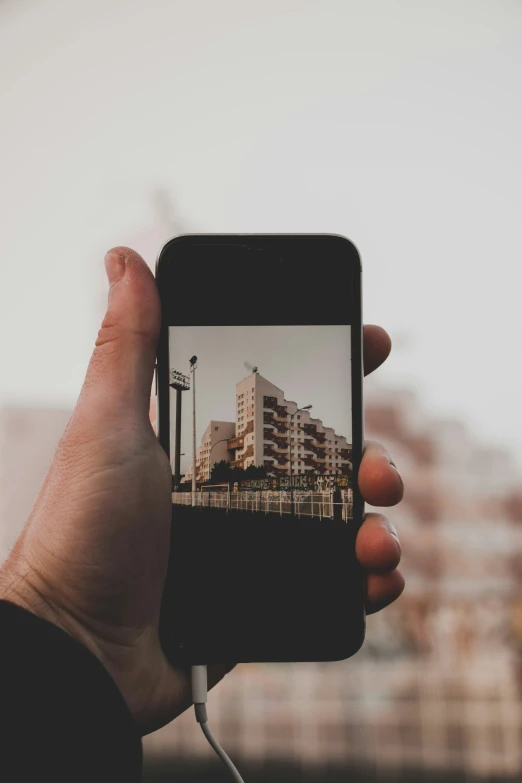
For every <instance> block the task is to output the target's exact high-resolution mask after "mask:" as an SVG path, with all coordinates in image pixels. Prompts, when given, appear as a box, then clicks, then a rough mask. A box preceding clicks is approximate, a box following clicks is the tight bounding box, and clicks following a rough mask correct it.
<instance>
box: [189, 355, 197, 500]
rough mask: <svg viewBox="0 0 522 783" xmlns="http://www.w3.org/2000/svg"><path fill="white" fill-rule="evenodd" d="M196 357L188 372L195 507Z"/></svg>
mask: <svg viewBox="0 0 522 783" xmlns="http://www.w3.org/2000/svg"><path fill="white" fill-rule="evenodd" d="M197 366H198V357H197V356H193V357H192V358H191V359H190V372H191V373H192V505H193V506H195V505H196V367H197Z"/></svg>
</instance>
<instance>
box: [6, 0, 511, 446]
mask: <svg viewBox="0 0 522 783" xmlns="http://www.w3.org/2000/svg"><path fill="white" fill-rule="evenodd" d="M521 84H522V3H520V2H519V1H517V0H496V1H495V2H491V0H440V2H433V0H418V1H417V2H415V3H413V2H411V0H396V2H393V3H391V2H389V0H322V2H317V1H316V0H264V2H251V3H248V2H247V3H245V2H243V0H221V1H220V2H214V1H213V0H183V1H179V0H178V2H176V0H171V2H164V0H149V2H147V3H144V2H142V0H139V1H138V0H89V2H87V0H75V2H73V3H67V2H65V1H64V0H25V2H24V0H17V1H16V2H13V0H11V2H9V0H4V2H3V3H1V4H0V99H1V104H0V105H1V108H2V123H1V125H0V171H1V177H0V214H1V216H2V223H1V230H0V258H1V259H2V261H1V263H2V285H1V286H0V291H1V293H0V313H1V318H2V322H1V324H0V334H1V335H2V337H1V338H0V339H1V341H2V342H1V355H2V385H1V392H2V396H3V399H5V400H10V401H13V400H15V401H18V402H23V401H25V402H32V403H36V404H72V403H73V401H74V400H75V398H76V396H77V393H78V391H79V388H80V385H81V382H82V379H83V375H84V371H85V367H86V365H87V362H88V359H89V356H90V352H91V349H92V346H93V343H94V340H95V337H96V331H97V329H98V325H99V321H100V319H101V316H102V307H103V302H104V299H105V290H106V283H105V280H104V271H103V254H104V251H105V250H106V249H107V248H108V247H110V246H111V245H114V244H135V245H136V246H137V248H138V249H139V250H143V252H146V253H147V260H148V261H149V262H150V263H151V264H153V263H154V260H155V255H156V253H157V251H158V250H159V247H157V245H159V244H160V242H161V241H162V240H163V239H167V237H168V236H169V234H171V233H172V234H173V233H174V230H173V227H172V226H173V224H169V225H167V223H166V222H163V223H161V225H160V224H158V225H157V233H156V234H153V235H149V238H148V240H147V241H146V240H145V238H144V236H145V233H146V232H147V231H149V230H151V229H153V228H154V225H155V219H156V218H155V215H154V212H153V208H152V205H151V201H150V193H151V191H152V190H153V189H154V188H155V187H158V186H159V187H164V188H166V189H167V191H168V192H169V193H170V194H171V196H172V198H173V200H174V203H175V205H176V210H177V213H178V216H179V218H180V220H179V221H178V222H177V223H176V226H178V225H179V226H183V227H185V228H187V229H188V230H196V231H198V230H201V231H219V232H226V231H254V232H256V231H259V232H263V231H265V232H270V231H283V232H284V231H291V232H299V231H321V232H324V231H331V232H335V233H340V234H345V235H347V236H348V237H350V238H351V239H352V240H353V242H354V243H355V244H356V245H357V247H358V248H359V251H360V253H361V257H362V261H363V270H364V277H363V282H364V317H365V320H366V321H367V322H376V323H381V324H382V325H384V326H386V327H387V328H388V329H389V331H390V333H391V335H392V338H396V342H397V350H396V352H395V354H394V356H393V357H392V359H391V360H390V362H389V363H388V364H387V366H386V367H385V368H383V370H382V371H381V378H382V380H383V381H384V382H386V383H389V384H391V385H403V384H407V385H411V386H412V387H414V388H416V389H418V390H419V393H420V394H421V396H422V398H423V400H424V403H425V405H426V407H427V408H428V410H429V411H430V412H433V413H435V414H439V413H440V414H446V413H448V414H456V415H458V416H461V417H462V418H463V419H464V420H465V421H466V422H467V423H468V424H470V425H471V427H472V428H474V429H475V431H476V432H477V433H478V434H479V435H480V436H481V437H484V438H487V439H489V440H494V441H496V442H498V443H500V444H503V443H505V444H510V445H511V446H512V448H513V449H514V450H515V451H516V453H517V454H518V455H519V457H521V458H522V415H521V414H520V399H521V398H522V372H520V369H519V366H518V365H519V362H518V346H519V343H520V341H521V337H522V326H521V323H522V321H521V318H520V290H521V288H522V272H521V269H522V263H521V242H520V221H521V218H520V216H521V214H522V189H521V187H520V178H521V172H522V145H521V144H520V139H521V138H522V102H521V101H520V85H521ZM317 285H318V286H319V285H320V280H319V279H318V280H317Z"/></svg>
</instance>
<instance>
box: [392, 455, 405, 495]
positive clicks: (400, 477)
mask: <svg viewBox="0 0 522 783" xmlns="http://www.w3.org/2000/svg"><path fill="white" fill-rule="evenodd" d="M389 462H390V465H391V466H392V468H393V469H394V471H395V472H396V473H397V475H398V477H399V481H400V482H401V486H402V488H403V490H404V479H403V478H402V476H401V474H400V473H399V469H398V467H397V465H396V464H395V462H394V461H393V460H392V459H391V460H390V461H389Z"/></svg>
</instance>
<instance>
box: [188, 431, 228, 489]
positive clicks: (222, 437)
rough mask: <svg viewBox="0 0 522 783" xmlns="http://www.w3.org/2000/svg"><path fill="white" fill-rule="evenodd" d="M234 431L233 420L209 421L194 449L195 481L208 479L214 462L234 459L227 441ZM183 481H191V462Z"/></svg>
mask: <svg viewBox="0 0 522 783" xmlns="http://www.w3.org/2000/svg"><path fill="white" fill-rule="evenodd" d="M235 432H236V425H235V423H234V422H233V421H211V422H210V424H209V425H208V427H207V429H206V430H205V432H204V433H203V437H202V438H201V445H200V446H199V447H198V449H197V451H196V481H198V482H202V481H208V480H209V478H210V474H211V472H212V466H213V465H214V463H215V462H221V460H222V459H224V460H226V461H227V462H231V461H232V460H233V459H234V452H233V451H231V450H230V449H229V447H228V442H229V441H230V439H231V438H233V437H234V435H235ZM183 481H184V482H187V481H192V463H191V464H190V467H189V468H188V470H187V472H186V474H185V477H184V479H183Z"/></svg>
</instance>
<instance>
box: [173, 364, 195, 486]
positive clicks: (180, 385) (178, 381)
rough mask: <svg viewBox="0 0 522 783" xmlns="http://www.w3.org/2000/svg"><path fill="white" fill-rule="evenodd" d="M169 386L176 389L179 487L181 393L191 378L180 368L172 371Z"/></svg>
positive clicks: (177, 474) (176, 477)
mask: <svg viewBox="0 0 522 783" xmlns="http://www.w3.org/2000/svg"><path fill="white" fill-rule="evenodd" d="M169 386H170V387H171V388H172V389H175V390H176V434H175V440H174V487H175V488H176V489H178V487H179V483H180V477H181V394H182V392H184V391H187V390H188V389H189V388H190V383H189V379H188V378H187V376H186V375H183V374H182V373H181V372H179V370H171V371H170V383H169Z"/></svg>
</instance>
